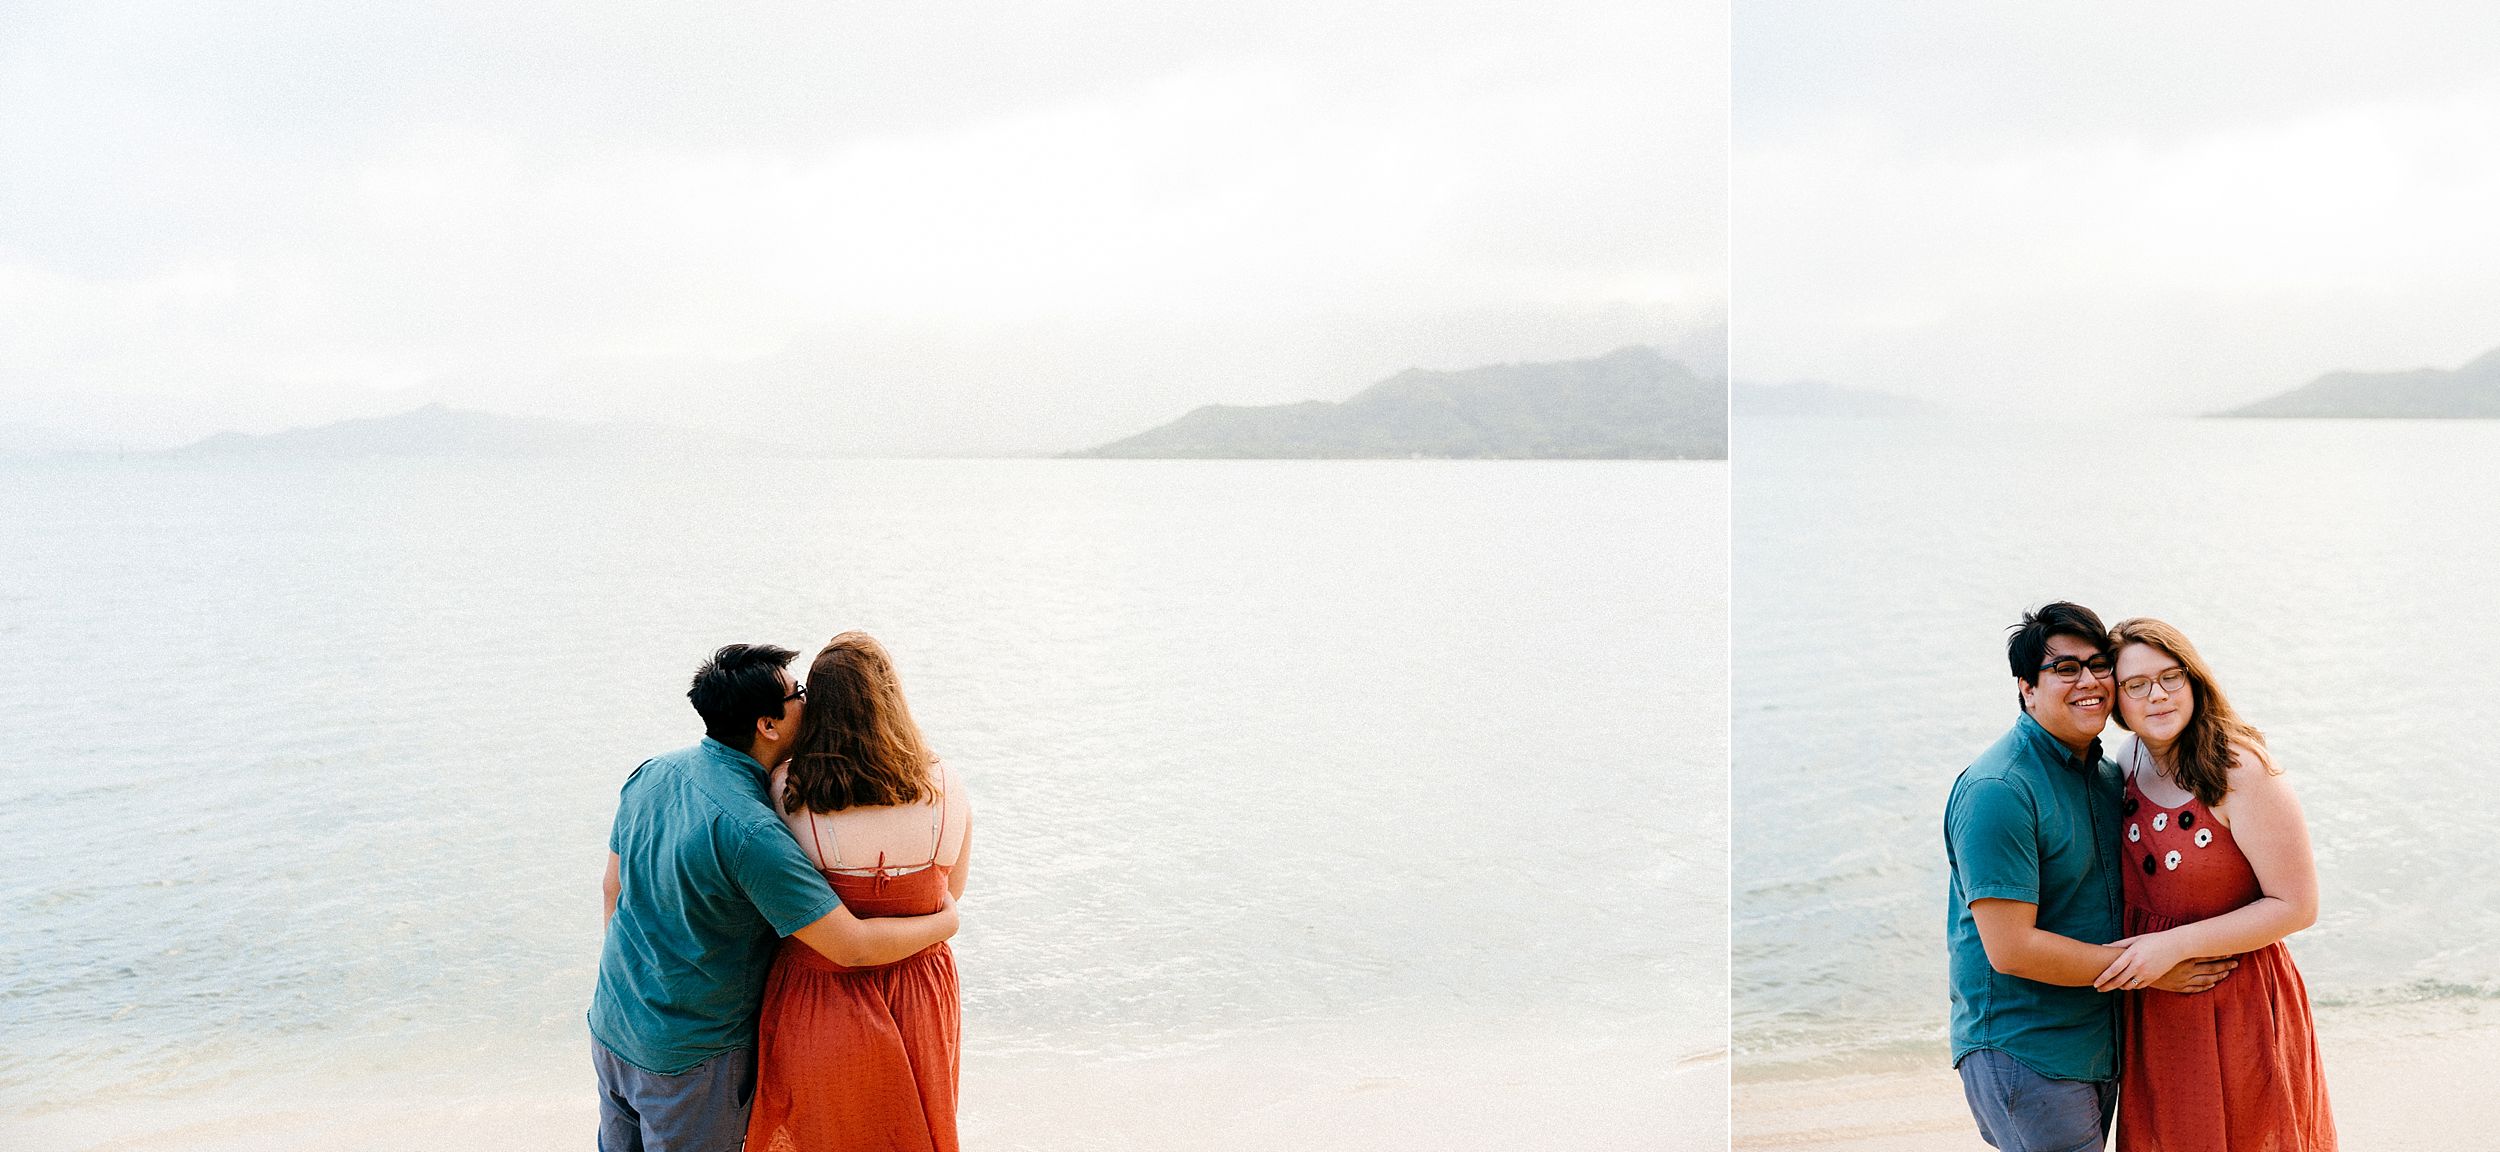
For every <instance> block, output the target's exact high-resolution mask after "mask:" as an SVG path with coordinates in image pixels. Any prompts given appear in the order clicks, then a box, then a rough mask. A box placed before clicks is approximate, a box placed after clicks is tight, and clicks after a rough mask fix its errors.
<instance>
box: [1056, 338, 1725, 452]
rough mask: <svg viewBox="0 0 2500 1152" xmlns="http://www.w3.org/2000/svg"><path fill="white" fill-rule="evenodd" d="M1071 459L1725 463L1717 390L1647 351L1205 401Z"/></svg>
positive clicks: (1409, 374) (1721, 395) (1717, 383)
mask: <svg viewBox="0 0 2500 1152" xmlns="http://www.w3.org/2000/svg"><path fill="white" fill-rule="evenodd" d="M1070 455H1073V456H1090V457H1116V458H1130V459H1136V458H1199V459H1378V458H1399V457H1409V456H1429V457H1447V458H1458V459H1651V460H1659V459H1664V460H1678V459H1693V460H1724V459H1726V458H1727V390H1726V386H1725V384H1724V382H1723V381H1721V380H1719V379H1704V378H1703V377H1700V376H1696V375H1695V374H1694V373H1693V372H1692V370H1691V369H1689V368H1686V367H1685V366H1684V365H1683V364H1680V363H1678V362H1676V361H1673V360H1669V359H1668V358H1666V356H1665V355H1663V354H1661V353H1660V352H1659V351H1658V350H1657V349H1654V348H1648V347H1643V346H1640V345H1634V346H1632V347H1628V348H1620V349H1617V350H1615V351H1613V352H1609V353H1607V354H1605V355H1603V356H1598V357H1593V358H1590V359H1586V360H1557V361H1547V362H1543V363H1528V364H1494V365H1487V366H1484V367H1479V368H1468V369H1462V370H1459V371H1455V372H1436V371H1428V370H1426V369H1421V368H1410V369H1408V370H1406V371H1404V372H1400V373H1398V374H1397V375H1395V376H1392V377H1390V378H1388V379H1386V380H1383V381H1381V382H1379V383H1377V384H1374V385H1372V386H1371V387H1369V388H1366V389H1364V390H1362V391H1361V392H1358V393H1356V394H1355V395H1354V396H1352V397H1351V398H1348V399H1346V400H1344V401H1341V402H1330V401H1325V400H1306V401H1303V402H1301V403H1298V404H1273V405H1264V406H1257V407H1240V406H1234V405H1225V404H1210V405H1207V406H1206V407H1203V408H1199V409H1197V410H1195V411H1193V412H1190V413H1189V414H1188V415H1186V416H1183V417H1181V418H1180V419H1178V420H1174V421H1172V422H1171V423H1168V424H1164V425H1161V426H1159V427H1156V428H1151V429H1148V430H1146V431H1144V432H1140V433H1138V434H1137V435H1135V436H1130V437H1127V438H1126V439H1121V440H1115V441H1112V442H1111V443H1108V444H1104V445H1100V446H1098V447H1095V448H1091V449H1088V450H1085V451H1082V452H1075V453H1070Z"/></svg>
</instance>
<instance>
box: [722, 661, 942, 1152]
mask: <svg viewBox="0 0 2500 1152" xmlns="http://www.w3.org/2000/svg"><path fill="white" fill-rule="evenodd" d="M772 787H773V803H774V805H775V807H776V808H777V809H778V810H779V811H780V812H781V814H782V820H783V822H784V823H786V824H788V825H789V826H790V832H791V834H792V835H793V836H796V837H798V841H799V847H800V848H801V849H802V850H804V851H805V852H806V853H807V857H808V859H809V860H811V861H813V862H815V864H816V867H817V868H818V869H819V870H820V871H822V872H824V874H825V879H826V880H828V881H829V882H831V883H832V885H833V888H834V891H835V892H836V893H838V894H839V895H840V896H841V897H842V903H843V906H844V907H847V908H849V909H850V910H851V912H852V914H854V915H857V916H862V917H874V916H919V915H923V914H926V913H929V912H934V911H937V910H938V909H939V908H940V907H942V906H944V904H945V903H946V902H947V901H949V900H952V899H954V898H956V897H959V896H962V895H963V892H964V877H965V866H966V864H967V863H968V862H969V861H970V859H971V851H972V809H971V806H970V805H969V804H968V803H967V802H966V800H965V797H964V791H963V784H962V782H961V781H960V780H958V779H957V778H956V776H955V773H954V771H953V770H952V769H950V768H947V767H946V766H945V765H943V764H941V763H939V762H938V760H937V758H936V757H934V756H932V755H930V753H929V750H928V747H927V746H926V745H925V744H924V743H922V741H921V736H920V729H919V727H918V726H917V725H915V724H913V723H912V718H911V710H910V709H909V708H907V707H905V706H904V704H903V690H902V686H901V685H900V684H899V683H898V682H897V681H896V680H895V676H894V664H893V661H892V660H890V659H888V658H887V656H886V653H885V649H884V648H883V647H881V646H879V645H878V643H877V642H876V641H875V640H873V639H870V638H869V636H868V635H867V634H866V633H863V632H845V633H843V634H842V635H839V636H836V637H834V638H833V640H832V641H831V642H830V643H827V644H826V645H825V649H824V651H822V652H819V653H817V654H816V661H815V663H814V664H813V665H811V666H810V667H809V668H808V670H807V713H806V716H805V717H804V719H803V720H802V722H801V726H800V736H799V739H798V743H797V745H796V746H795V748H794V749H793V751H792V753H791V758H790V761H789V762H788V763H787V764H784V765H783V766H781V767H780V768H779V769H777V770H775V771H774V773H773V780H772ZM962 1031H963V1011H962V1005H961V1002H960V1000H959V999H958V995H957V988H956V982H955V956H954V953H953V952H952V951H951V950H949V949H948V948H947V946H946V945H945V944H944V943H939V944H933V945H931V946H929V947H928V948H926V949H924V950H922V951H920V952H917V953H914V954H913V955H912V956H910V957H909V958H907V959H904V960H901V961H898V962H896V963H893V964H887V965H884V966H882V967H876V968H845V967H843V966H841V965H839V964H835V963H833V962H832V961H830V960H827V959H825V958H824V957H823V956H821V955H819V954H818V953H817V952H816V951H815V950H814V949H812V948H809V947H808V946H806V945H805V944H802V943H800V942H799V941H797V940H785V941H783V942H782V945H781V951H780V953H779V954H778V955H776V956H775V957H774V959H773V970H772V975H771V976H770V977H768V978H767V979H766V981H765V984H764V1013H763V1020H762V1024H761V1025H760V1027H759V1029H758V1034H757V1038H756V1089H755V1105H754V1110H753V1111H752V1112H751V1113H749V1116H748V1120H747V1148H748V1149H750V1150H751V1152H841V1150H846V1149H863V1150H865V1149H877V1150H880V1152H884V1150H894V1152H955V1148H956V1142H955V1087H956V1082H957V1079H958V1076H959V1073H960V1067H961V1066H960V1064H959V1062H958V1058H957V1047H958V1044H959V1041H960V1039H961V1035H962Z"/></svg>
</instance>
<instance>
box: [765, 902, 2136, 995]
mask: <svg viewBox="0 0 2500 1152" xmlns="http://www.w3.org/2000/svg"><path fill="white" fill-rule="evenodd" d="M945 900H946V902H945V903H944V904H943V905H942V906H940V907H939V908H938V910H937V911H935V912H932V913H930V914H928V915H926V916H879V917H876V918H874V919H870V920H862V919H860V918H859V917H857V916H853V915H851V910H850V909H848V908H841V907H837V908H835V909H834V910H833V911H831V912H828V913H826V914H825V916H824V918H823V919H821V920H818V921H816V922H815V923H813V924H810V925H808V926H807V927H805V928H801V929H799V930H798V931H796V932H793V933H791V935H792V936H796V937H798V939H799V942H800V943H802V944H805V945H807V946H808V947H810V948H813V949H815V950H816V952H817V954H818V955H821V956H823V957H824V958H825V959H827V960H831V961H833V962H834V963H836V964H840V965H842V966H843V967H845V968H873V967H875V966H877V965H879V964H891V963H893V962H895V961H897V960H900V959H902V958H904V957H906V956H909V955H911V954H912V953H914V952H918V951H920V950H921V949H923V948H926V947H928V946H929V945H931V944H935V943H937V942H938V941H941V940H944V939H947V938H948V937H951V936H953V935H954V934H955V928H956V918H955V898H954V897H953V896H951V895H950V896H948V897H946V898H945ZM2085 982H2086V983H2090V980H2089V979H2088V978H2087V979H2086V981H2085Z"/></svg>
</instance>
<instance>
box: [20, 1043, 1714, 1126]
mask: <svg viewBox="0 0 2500 1152" xmlns="http://www.w3.org/2000/svg"><path fill="white" fill-rule="evenodd" d="M1660 1040H1661V1038H1660V1037H1658V1036H1656V1035H1654V1034H1653V1035H1638V1034H1627V1035H1617V1036H1610V1037H1586V1036H1572V1035H1567V1034H1551V1033H1548V1034H1538V1033H1529V1034H1524V1035H1523V1034H1518V1033H1509V1034H1495V1035H1484V1034H1476V1035H1464V1034H1460V1033H1457V1032H1455V1031H1447V1030H1428V1031H1425V1030H1419V1031H1417V1032H1406V1031H1394V1032H1383V1031H1378V1030H1365V1029H1364V1028H1363V1027H1362V1022H1360V1021H1356V1022H1345V1023H1340V1024H1337V1025H1333V1026H1330V1027H1328V1028H1326V1029H1324V1030H1315V1031H1314V1032H1312V1033H1306V1034H1298V1035H1290V1036H1268V1037H1259V1038H1254V1039H1249V1040H1244V1041H1242V1042H1239V1043H1233V1044H1227V1045H1224V1046H1222V1047H1219V1048H1213V1049H1208V1050H1203V1051H1194V1052H1186V1053H1177V1054H1157V1055H1149V1056H1102V1055H1092V1056H1070V1055H1063V1054H1038V1053H1015V1054H998V1055H984V1054H982V1053H981V1052H980V1051H978V1050H971V1049H968V1050H967V1051H966V1052H965V1054H964V1067H963V1101H964V1103H963V1111H962V1113H961V1115H960V1117H959V1123H960V1131H961V1136H962V1139H963V1143H964V1145H965V1146H966V1147H969V1148H983V1149H990V1150H994V1152H1014V1150H1034V1152H1041V1150H1048V1152H1076V1150H1092V1149H1101V1150H1104V1152H1111V1150H1115V1149H1116V1150H1120V1152H1128V1150H1156V1149H1170V1150H1173V1152H1182V1150H1192V1152H1194V1150H1200V1149H1209V1150H1217V1152H1230V1150H1240V1152H1251V1150H1254V1149H1255V1150H1260V1152H1266V1150H1270V1149H1297V1150H1322V1149H1343V1150H1346V1152H1355V1150H1372V1149H1379V1150H1382V1152H1405V1150H1412V1152H1426V1150H1433V1152H1440V1150H1445V1149H1477V1148H1480V1149H1485V1150H1487V1152H1492V1150H1496V1149H1500V1150H1505V1152H1507V1150H1508V1149H1512V1148H1519V1147H1536V1146H1540V1145H1543V1144H1545V1143H1547V1142H1548V1141H1550V1140H1551V1138H1552V1137H1553V1135H1554V1133H1556V1132H1558V1131H1567V1132H1571V1133H1573V1134H1574V1138H1575V1139H1578V1138H1581V1137H1585V1138H1586V1139H1587V1140H1588V1141H1589V1142H1590V1144H1591V1145H1592V1146H1619V1147H1641V1148H1653V1149H1660V1150H1662V1152H1720V1150H1722V1149H1724V1148H1726V1147H1727V1138H1728V1129H1727V1115H1728V1112H1727V1109H1728V1088H1727V1084H1728V1081H1727V1077H1728V1062H1727V1055H1726V1053H1725V1051H1723V1050H1718V1051H1709V1052H1699V1053H1691V1054H1683V1055H1680V1056H1679V1053H1677V1052H1675V1051H1672V1050H1669V1051H1661V1045H1660ZM439 1071H440V1070H439V1069H432V1068H429V1069H428V1070H427V1071H426V1073H424V1074H417V1073H410V1074H407V1075H394V1074H391V1073H387V1072H362V1073H356V1074H353V1075H337V1074H333V1075H329V1076H326V1077H325V1076H322V1075H321V1074H319V1073H315V1074H313V1075H310V1076H303V1077H297V1078H294V1079H292V1080H290V1081H289V1082H288V1083H286V1084H284V1085H283V1086H277V1085H273V1084H272V1083H271V1082H270V1080H269V1079H268V1078H263V1079H259V1080H255V1081H254V1082H252V1083H250V1084H248V1085H238V1086H235V1087H233V1088H230V1089H225V1090H218V1091H207V1092H193V1093H187V1094H179V1095H171V1096H164V1097H148V1098H135V1099H134V1098H117V1099H94V1100H90V1101H87V1102H83V1103H80V1104H75V1105H71V1106H69V1107H65V1108H59V1109H54V1110H50V1111H47V1112H46V1113H44V1114H42V1115H39V1116H36V1117H32V1118H28V1117H0V1147H5V1148H43V1149H47V1150H52V1152H80V1150H94V1152H103V1150H105V1149H112V1150H115V1152H172V1150H175V1149H181V1150H184V1152H247V1150H263V1149H308V1150H309V1149H316V1148H319V1149H329V1148H355V1149H360V1150H363V1152H403V1150H404V1152H433V1150H435V1149H440V1148H445V1147H457V1148H469V1149H481V1150H499V1149H511V1150H513V1152H523V1150H528V1152H536V1150H539V1149H544V1148H549V1147H565V1146H572V1147H587V1146H588V1145H589V1143H590V1142H591V1139H592V1136H593V1135H594V1133H595V1131H596V1127H597V1105H596V1097H595V1095H594V1087H593V1083H592V1079H591V1072H590V1061H589V1057H588V1054H587V1052H585V1053H584V1054H583V1057H582V1059H581V1061H580V1067H579V1069H578V1075H571V1074H559V1073H558V1072H557V1071H556V1070H553V1069H549V1068H547V1067H545V1066H544V1065H543V1064H542V1065H541V1066H540V1067H538V1068H535V1069H532V1070H529V1071H527V1072H524V1073H522V1074H520V1075H518V1076H513V1077H496V1076H495V1075H494V1073H493V1071H492V1070H488V1069H478V1070H477V1072H478V1076H477V1078H476V1080H475V1081H474V1082H477V1083H494V1084H495V1085H497V1086H496V1087H495V1088H493V1089H491V1090H484V1091H461V1090H459V1088H458V1087H457V1086H446V1087H444V1088H441V1089H437V1090H433V1091H427V1090H425V1089H423V1088H417V1089H416V1090H414V1091H412V1090H411V1088H412V1083H414V1082H420V1081H426V1080H431V1079H433V1078H434V1074H435V1073H437V1072H439ZM570 1071H572V1070H565V1072H566V1073H569V1072H570Z"/></svg>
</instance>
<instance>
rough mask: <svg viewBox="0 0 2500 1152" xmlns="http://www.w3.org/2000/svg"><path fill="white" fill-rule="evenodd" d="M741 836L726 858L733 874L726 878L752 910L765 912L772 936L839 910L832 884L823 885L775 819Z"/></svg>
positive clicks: (814, 869) (785, 933)
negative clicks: (736, 888) (734, 849)
mask: <svg viewBox="0 0 2500 1152" xmlns="http://www.w3.org/2000/svg"><path fill="white" fill-rule="evenodd" d="M742 836H743V842H742V843H740V844H739V845H738V851H737V854H736V855H735V856H733V857H732V858H731V861H732V863H731V866H732V867H733V868H734V869H735V874H734V875H732V876H731V877H730V879H731V880H734V881H736V882H737V885H738V889H739V891H741V892H744V893H746V898H747V899H748V900H749V901H751V902H753V903H754V905H755V910H756V911H758V912H761V913H763V914H764V919H765V921H766V922H768V923H770V924H771V925H772V926H773V931H774V932H777V933H779V934H781V935H783V936H787V935H789V934H791V933H793V932H796V931H798V930H799V929H801V928H805V927H807V926H808V925H810V924H813V923H815V922H817V921H818V920H822V919H824V918H825V917H826V916H827V915H829V914H831V913H832V912H833V910H834V909H836V908H839V907H841V906H842V898H841V897H839V896H836V895H834V894H833V885H831V884H827V883H825V877H824V874H823V873H821V872H818V871H816V866H815V865H813V864H810V863H808V862H807V854H806V853H804V852H801V851H799V842H798V841H796V840H793V839H791V838H790V830H789V829H787V828H784V827H782V826H781V823H780V822H779V821H773V822H771V823H763V822H758V823H755V824H750V825H747V826H746V828H745V829H744V830H743V833H742Z"/></svg>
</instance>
